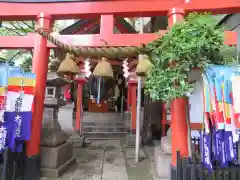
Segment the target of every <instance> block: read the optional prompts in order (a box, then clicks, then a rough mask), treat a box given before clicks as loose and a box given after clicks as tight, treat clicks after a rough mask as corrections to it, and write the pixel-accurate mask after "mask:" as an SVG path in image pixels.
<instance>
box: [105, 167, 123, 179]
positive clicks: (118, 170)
mask: <svg viewBox="0 0 240 180" xmlns="http://www.w3.org/2000/svg"><path fill="white" fill-rule="evenodd" d="M102 180H128V175H127V169H126V166H125V165H116V164H104V165H103V174H102Z"/></svg>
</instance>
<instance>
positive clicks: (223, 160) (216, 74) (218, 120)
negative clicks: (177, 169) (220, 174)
mask: <svg viewBox="0 0 240 180" xmlns="http://www.w3.org/2000/svg"><path fill="white" fill-rule="evenodd" d="M239 75H240V71H239V68H236V67H233V66H220V65H209V66H208V67H207V69H206V71H205V73H204V74H203V82H204V93H203V97H204V101H203V102H204V107H205V108H204V112H205V119H206V121H205V128H204V131H205V134H204V136H203V137H202V138H203V139H202V141H206V140H204V138H209V137H210V136H209V135H208V134H212V136H211V142H212V143H211V149H212V152H213V157H212V161H213V160H214V161H218V162H220V164H221V166H222V167H225V166H227V165H228V163H231V164H232V163H235V162H236V160H237V153H236V143H237V142H238V141H239V133H238V131H239V129H240V121H239V116H238V114H239V113H240V110H239V107H240V106H239V105H240V96H239V92H240V85H239V84H240V77H239ZM237 104H238V105H237ZM238 111H239V112H238ZM209 114H210V115H209ZM210 122H211V124H210ZM207 145H209V143H207ZM202 148H203V151H204V148H205V150H206V148H208V149H209V147H206V145H205V146H203V147H202ZM202 160H204V159H203V158H202ZM208 168H209V167H208Z"/></svg>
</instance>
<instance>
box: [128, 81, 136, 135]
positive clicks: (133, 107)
mask: <svg viewBox="0 0 240 180" xmlns="http://www.w3.org/2000/svg"><path fill="white" fill-rule="evenodd" d="M128 86H131V88H130V90H131V96H130V97H131V113H132V115H131V130H132V132H133V133H134V132H136V118H137V111H136V108H137V82H135V81H134V82H133V81H131V82H129V85H128Z"/></svg>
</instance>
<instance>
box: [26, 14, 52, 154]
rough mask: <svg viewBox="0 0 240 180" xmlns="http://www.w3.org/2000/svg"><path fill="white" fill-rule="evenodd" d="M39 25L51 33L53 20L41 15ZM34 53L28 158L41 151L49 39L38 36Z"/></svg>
mask: <svg viewBox="0 0 240 180" xmlns="http://www.w3.org/2000/svg"><path fill="white" fill-rule="evenodd" d="M37 23H38V25H39V26H40V27H41V28H43V29H45V30H47V31H50V30H51V28H52V20H51V17H50V16H47V15H44V14H43V13H41V14H40V15H39V16H38V21H37ZM35 40H36V41H35V42H36V43H35V46H34V52H33V73H35V74H36V87H35V94H34V104H33V107H34V108H33V117H32V126H31V138H30V140H29V141H28V142H27V156H34V155H38V154H39V151H40V139H41V129H42V128H41V127H42V119H43V110H44V99H45V88H46V79H47V70H48V57H49V49H48V48H47V39H46V38H44V37H43V36H41V35H36V37H35Z"/></svg>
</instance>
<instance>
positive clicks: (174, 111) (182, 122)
mask: <svg viewBox="0 0 240 180" xmlns="http://www.w3.org/2000/svg"><path fill="white" fill-rule="evenodd" d="M184 14H185V12H184V9H182V8H172V9H171V10H170V11H169V13H168V26H169V28H171V26H172V25H173V24H175V23H176V22H179V21H184ZM187 103H188V101H187V99H186V97H183V98H176V99H174V100H173V101H172V104H171V122H172V124H171V128H172V164H171V179H172V180H176V179H177V178H176V175H177V173H176V170H177V169H176V166H177V157H176V152H177V151H180V154H181V157H188V126H187V111H186V108H187Z"/></svg>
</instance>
